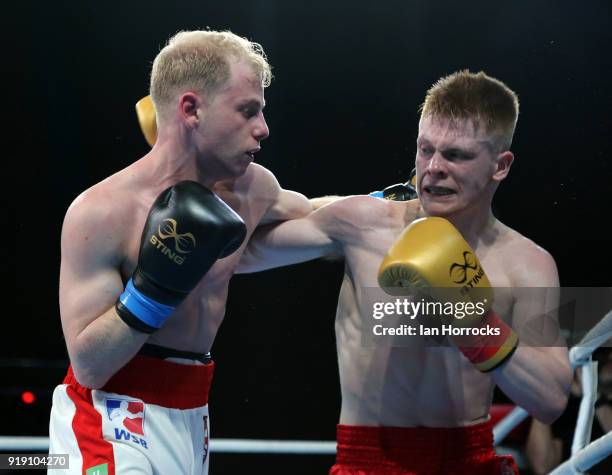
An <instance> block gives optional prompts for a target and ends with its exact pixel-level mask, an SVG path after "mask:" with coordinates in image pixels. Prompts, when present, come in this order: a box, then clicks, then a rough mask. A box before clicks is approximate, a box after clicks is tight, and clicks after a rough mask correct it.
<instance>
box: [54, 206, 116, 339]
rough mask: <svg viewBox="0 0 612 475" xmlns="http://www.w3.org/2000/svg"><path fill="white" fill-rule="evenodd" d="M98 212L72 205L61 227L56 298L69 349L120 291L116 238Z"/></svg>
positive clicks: (110, 304) (112, 302) (111, 228)
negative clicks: (58, 285)
mask: <svg viewBox="0 0 612 475" xmlns="http://www.w3.org/2000/svg"><path fill="white" fill-rule="evenodd" d="M100 214H101V213H100V212H99V211H98V210H96V209H92V207H91V206H88V205H87V203H80V204H77V205H73V206H72V207H71V208H70V209H69V211H68V213H67V214H66V218H65V220H64V225H63V227H62V237H61V251H62V253H61V256H62V257H61V265H60V288H59V297H60V298H59V301H60V314H61V319H62V326H63V329H64V335H65V337H66V342H67V344H68V346H69V350H70V347H71V346H73V345H74V343H75V340H76V338H77V337H78V335H79V334H80V333H81V332H82V331H83V329H84V328H86V327H87V326H88V325H89V324H90V323H91V322H93V321H94V320H95V319H96V318H98V317H100V316H101V315H102V314H104V313H105V312H107V311H109V310H110V309H111V308H112V307H113V305H114V303H115V300H116V299H117V297H118V296H119V294H120V293H121V291H122V290H123V282H122V279H121V275H120V273H119V257H118V256H119V252H118V250H119V241H118V237H117V234H114V233H113V226H112V224H111V222H109V220H108V219H106V217H105V216H103V215H102V216H101V215H100Z"/></svg>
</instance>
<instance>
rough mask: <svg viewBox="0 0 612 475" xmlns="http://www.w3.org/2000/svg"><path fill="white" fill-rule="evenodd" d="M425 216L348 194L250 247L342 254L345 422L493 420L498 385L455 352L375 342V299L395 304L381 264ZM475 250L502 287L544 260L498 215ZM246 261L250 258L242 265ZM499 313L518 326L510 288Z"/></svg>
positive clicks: (274, 254)
mask: <svg viewBox="0 0 612 475" xmlns="http://www.w3.org/2000/svg"><path fill="white" fill-rule="evenodd" d="M422 216H424V215H423V213H422V211H421V209H420V205H419V202H418V201H417V200H413V201H407V202H394V201H386V200H381V199H377V198H371V197H367V196H354V197H347V198H344V199H340V200H338V201H335V202H333V203H331V204H329V205H326V206H324V207H322V208H321V209H319V210H317V211H316V212H314V213H312V214H311V215H310V216H309V217H307V218H304V219H302V220H297V221H293V222H286V223H282V224H280V225H279V226H277V227H276V229H273V230H272V231H271V232H270V233H269V234H267V235H262V234H259V233H258V235H257V236H256V238H254V239H253V240H252V241H251V242H252V246H253V247H252V249H254V250H255V248H257V250H256V251H254V252H255V254H257V255H259V256H261V255H266V257H268V258H269V260H270V262H271V263H272V264H271V265H269V267H273V266H277V265H279V263H280V262H283V263H284V265H286V264H287V263H290V262H291V261H294V262H299V261H301V260H304V259H308V258H313V257H316V253H317V252H318V253H319V255H321V254H322V255H325V254H330V253H332V252H334V249H335V252H337V253H340V254H342V255H343V256H344V258H345V274H344V279H343V282H342V286H341V290H340V296H339V301H338V307H337V312H336V342H337V351H338V364H339V371H340V383H341V392H342V408H341V414H340V423H341V424H349V425H384V426H400V427H401V426H404V427H413V426H429V427H456V426H464V425H469V424H475V423H478V422H482V421H484V420H485V419H486V418H487V417H488V414H489V406H490V404H491V399H492V394H493V388H494V384H495V383H494V381H493V380H492V378H491V377H490V376H489V375H487V374H483V373H480V372H479V371H478V370H476V369H475V368H474V367H473V366H472V364H471V363H470V362H469V361H468V360H467V359H466V358H465V357H463V355H462V354H461V353H460V352H459V350H458V349H457V348H455V347H449V346H437V345H435V344H433V342H431V341H425V340H424V339H422V338H418V337H409V336H407V337H405V338H407V339H408V340H406V341H405V342H403V343H401V346H399V345H397V341H395V343H393V344H392V341H394V340H393V339H391V338H388V339H387V338H384V337H383V338H378V339H376V340H374V341H373V339H372V338H371V336H372V335H371V334H370V333H371V332H372V329H373V323H375V322H373V319H372V302H373V300H372V299H373V296H375V297H376V298H379V297H380V299H382V300H381V301H385V300H386V301H389V302H391V301H394V300H395V298H392V297H389V296H386V294H384V293H383V292H382V291H381V290H380V288H379V287H378V282H377V274H378V269H379V266H380V263H381V261H382V259H383V257H384V255H385V254H386V252H387V251H388V249H389V248H390V247H391V245H392V244H393V243H394V241H395V240H396V239H397V237H398V236H399V234H400V233H401V231H402V230H403V229H404V228H405V227H406V226H407V225H408V224H410V223H411V222H412V221H414V220H415V219H416V218H418V217H422ZM260 238H263V239H262V240H261V241H255V239H258V240H259V239H260ZM259 242H260V243H261V244H262V247H258V243H259ZM470 245H471V246H472V247H473V248H474V250H475V252H476V254H477V256H478V258H479V260H480V262H481V264H482V266H483V268H484V269H485V270H486V273H487V275H488V277H489V280H490V282H491V285H492V286H493V287H497V288H500V287H503V288H510V287H520V286H521V285H527V284H526V281H525V279H524V275H523V273H524V272H525V271H524V270H523V269H525V268H529V265H528V264H529V262H530V261H532V260H534V259H537V258H538V256H539V255H541V254H545V251H544V250H543V249H541V248H539V247H538V246H536V245H535V244H534V243H533V242H532V241H530V240H528V239H526V238H524V237H523V236H521V235H520V234H518V233H517V232H516V231H513V230H511V229H510V228H508V227H507V226H505V225H504V224H502V223H501V222H499V221H498V220H496V219H495V218H493V217H491V220H490V222H489V224H488V225H487V227H486V229H485V230H484V232H483V233H482V234H480V237H479V239H478V241H477V242H470ZM249 252H250V250H249ZM299 256H302V257H301V258H299ZM274 259H278V260H277V261H276V262H275V261H274ZM248 260H249V255H245V261H244V263H245V265H247V264H249V263H248V262H247V261H248ZM256 260H257V259H255V261H256ZM242 265H243V263H242V262H241V266H242ZM255 266H257V264H255ZM496 294H498V292H496ZM494 309H495V310H496V312H497V313H498V314H499V315H501V316H502V317H504V318H505V319H506V320H507V321H512V316H513V312H514V310H515V299H514V296H513V294H512V292H511V291H508V292H501V293H499V295H496V301H495V304H494Z"/></svg>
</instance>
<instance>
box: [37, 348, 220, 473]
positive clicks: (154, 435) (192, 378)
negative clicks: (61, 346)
mask: <svg viewBox="0 0 612 475" xmlns="http://www.w3.org/2000/svg"><path fill="white" fill-rule="evenodd" d="M193 363H194V364H179V363H175V362H171V361H167V360H164V359H161V358H156V357H151V356H143V355H136V356H135V357H134V358H133V359H132V360H131V361H130V362H129V363H127V364H126V365H125V366H124V367H123V368H121V369H120V370H119V371H118V372H117V373H116V374H115V375H114V376H113V377H112V378H111V379H110V380H109V381H108V382H107V383H106V384H105V385H104V387H102V388H100V389H89V388H86V387H84V386H81V385H80V384H79V382H78V381H77V380H76V378H75V377H74V374H73V372H72V368H68V374H67V375H66V378H65V379H64V382H63V384H60V385H59V386H58V387H57V388H56V389H55V391H54V393H53V406H52V408H51V421H50V425H49V440H50V446H49V453H51V454H69V457H70V458H69V464H70V467H69V469H68V470H58V471H57V472H56V471H54V470H50V471H49V473H50V474H51V473H57V474H61V475H94V474H95V475H120V474H128V473H129V474H139V475H162V474H164V475H165V474H173V475H205V474H207V473H208V461H209V457H208V440H209V418H208V391H209V389H210V384H211V381H212V375H213V370H214V363H213V362H212V361H210V362H208V363H207V364H202V363H200V362H196V361H193Z"/></svg>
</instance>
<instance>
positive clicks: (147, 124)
mask: <svg viewBox="0 0 612 475" xmlns="http://www.w3.org/2000/svg"><path fill="white" fill-rule="evenodd" d="M136 115H137V116H138V123H139V124H140V130H142V133H143V134H144V137H145V140H146V141H147V143H148V144H149V145H150V146H151V147H152V146H153V145H155V142H156V141H157V119H156V117H155V105H153V100H152V99H151V96H146V97H143V98H142V99H140V100H139V101H138V102H137V103H136Z"/></svg>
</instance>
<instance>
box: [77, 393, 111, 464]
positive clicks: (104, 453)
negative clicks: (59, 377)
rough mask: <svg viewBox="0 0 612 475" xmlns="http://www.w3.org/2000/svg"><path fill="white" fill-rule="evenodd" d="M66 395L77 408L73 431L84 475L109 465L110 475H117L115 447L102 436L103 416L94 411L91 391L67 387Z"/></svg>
mask: <svg viewBox="0 0 612 475" xmlns="http://www.w3.org/2000/svg"><path fill="white" fill-rule="evenodd" d="M66 393H67V394H68V397H69V398H70V399H71V400H72V402H73V403H74V405H75V406H76V412H75V414H74V418H73V419H72V431H73V432H74V435H75V437H76V440H77V444H78V445H79V450H80V451H81V455H82V457H83V467H82V468H81V473H82V475H85V471H86V470H87V469H88V468H91V467H95V466H96V465H101V464H105V463H106V464H108V469H107V470H108V475H115V457H114V453H113V446H112V444H111V443H110V442H108V441H106V440H104V436H103V435H102V416H101V415H100V413H99V412H98V411H96V410H95V409H94V406H93V401H92V397H91V389H87V388H84V387H83V386H80V387H74V386H71V385H68V386H66Z"/></svg>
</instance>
